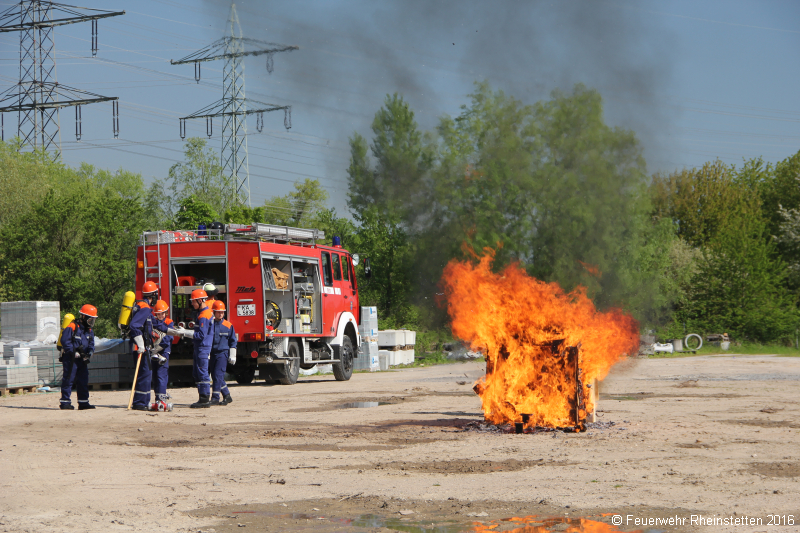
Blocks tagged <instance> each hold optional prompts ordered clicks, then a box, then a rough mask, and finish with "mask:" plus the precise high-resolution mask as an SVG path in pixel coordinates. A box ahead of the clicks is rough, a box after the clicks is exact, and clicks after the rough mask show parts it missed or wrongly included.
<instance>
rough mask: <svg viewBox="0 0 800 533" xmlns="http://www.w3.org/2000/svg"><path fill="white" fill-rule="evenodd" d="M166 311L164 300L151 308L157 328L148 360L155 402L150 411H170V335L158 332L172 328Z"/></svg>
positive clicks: (166, 306) (154, 331) (154, 330)
mask: <svg viewBox="0 0 800 533" xmlns="http://www.w3.org/2000/svg"><path fill="white" fill-rule="evenodd" d="M167 311H169V305H168V304H167V302H165V301H164V300H159V301H157V302H156V305H155V307H153V316H154V317H155V320H156V321H157V323H158V326H157V327H155V328H153V345H154V346H153V349H152V351H151V353H152V357H151V358H150V359H151V363H152V371H153V392H154V393H155V395H156V401H155V402H154V403H153V404H152V405H151V406H150V410H152V411H172V404H171V403H168V400H169V399H170V396H169V394H167V381H168V379H169V354H170V352H171V351H172V335H168V334H162V332H160V330H162V329H165V328H166V329H167V330H169V329H171V328H172V324H173V322H172V319H171V318H169V317H167ZM176 331H177V330H176Z"/></svg>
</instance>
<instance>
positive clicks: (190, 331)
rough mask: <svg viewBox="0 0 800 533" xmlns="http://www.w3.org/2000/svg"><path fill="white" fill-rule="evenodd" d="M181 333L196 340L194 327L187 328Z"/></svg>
mask: <svg viewBox="0 0 800 533" xmlns="http://www.w3.org/2000/svg"><path fill="white" fill-rule="evenodd" d="M181 335H183V336H184V337H186V338H187V339H193V340H194V330H193V329H185V330H183V332H181Z"/></svg>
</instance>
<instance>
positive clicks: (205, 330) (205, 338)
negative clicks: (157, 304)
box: [181, 289, 214, 408]
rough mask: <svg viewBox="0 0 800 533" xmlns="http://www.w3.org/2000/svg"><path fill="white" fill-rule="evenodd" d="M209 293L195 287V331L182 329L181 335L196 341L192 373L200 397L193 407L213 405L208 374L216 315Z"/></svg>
mask: <svg viewBox="0 0 800 533" xmlns="http://www.w3.org/2000/svg"><path fill="white" fill-rule="evenodd" d="M206 300H208V294H206V291H204V290H203V289H195V290H193V291H192V294H191V295H190V297H189V301H190V302H191V304H192V307H193V308H194V309H195V311H196V312H197V320H196V321H195V326H194V330H193V331H188V330H181V335H183V336H185V337H188V338H190V339H192V341H193V342H194V358H193V362H192V374H193V375H194V381H195V384H197V393H198V395H199V399H198V400H197V401H196V402H195V403H193V404H192V405H190V406H189V407H192V408H200V407H211V379H210V378H209V376H208V359H209V356H210V355H211V343H212V342H213V341H214V323H213V322H214V317H213V315H212V314H211V309H209V308H208V306H207V305H206Z"/></svg>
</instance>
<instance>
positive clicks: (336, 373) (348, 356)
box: [333, 335, 355, 381]
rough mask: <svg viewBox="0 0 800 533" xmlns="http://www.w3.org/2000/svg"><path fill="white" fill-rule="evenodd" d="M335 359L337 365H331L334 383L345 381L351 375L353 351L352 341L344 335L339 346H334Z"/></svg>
mask: <svg viewBox="0 0 800 533" xmlns="http://www.w3.org/2000/svg"><path fill="white" fill-rule="evenodd" d="M333 349H334V350H335V352H336V358H337V359H338V360H339V362H338V363H333V377H335V378H336V381H347V380H349V379H350V376H352V375H353V358H354V357H355V351H354V350H353V340H352V339H351V338H350V337H348V336H347V335H345V336H344V337H342V344H341V346H334V347H333Z"/></svg>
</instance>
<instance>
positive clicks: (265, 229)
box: [225, 222, 325, 244]
mask: <svg viewBox="0 0 800 533" xmlns="http://www.w3.org/2000/svg"><path fill="white" fill-rule="evenodd" d="M225 234H226V236H227V235H231V236H232V238H236V237H244V238H247V237H252V238H256V239H258V240H261V241H272V242H275V241H289V242H310V243H311V244H316V243H317V241H319V240H322V239H324V238H325V232H324V231H322V230H319V229H308V228H293V227H291V226H276V225H274V224H263V223H261V222H254V223H253V224H227V225H226V226H225Z"/></svg>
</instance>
